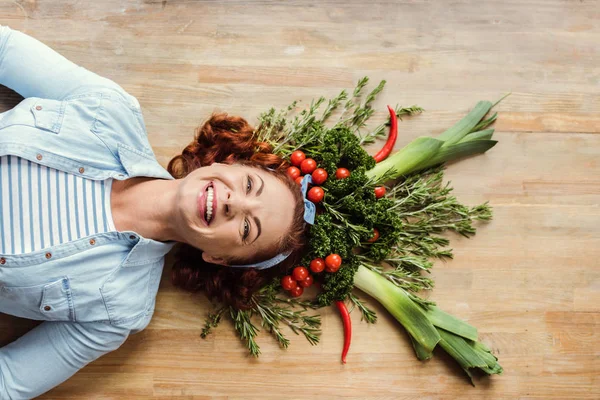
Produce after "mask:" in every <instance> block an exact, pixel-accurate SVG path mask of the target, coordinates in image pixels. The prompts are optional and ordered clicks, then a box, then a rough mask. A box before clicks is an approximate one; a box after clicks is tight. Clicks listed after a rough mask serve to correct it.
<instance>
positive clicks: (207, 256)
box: [202, 251, 228, 266]
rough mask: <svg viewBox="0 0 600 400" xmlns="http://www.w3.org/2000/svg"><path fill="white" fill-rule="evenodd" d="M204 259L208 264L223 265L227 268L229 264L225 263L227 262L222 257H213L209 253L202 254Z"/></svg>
mask: <svg viewBox="0 0 600 400" xmlns="http://www.w3.org/2000/svg"><path fill="white" fill-rule="evenodd" d="M202 259H203V260H204V261H206V262H208V263H211V264H218V265H223V266H227V265H228V264H227V263H226V262H225V260H224V259H223V258H221V257H213V256H211V255H210V254H208V253H207V252H205V251H204V252H202Z"/></svg>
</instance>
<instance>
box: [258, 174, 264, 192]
mask: <svg viewBox="0 0 600 400" xmlns="http://www.w3.org/2000/svg"><path fill="white" fill-rule="evenodd" d="M257 176H258V179H260V182H261V185H260V188H259V189H258V190H257V191H256V197H258V196H260V194H261V193H262V190H263V188H264V187H265V181H263V178H261V177H260V175H257Z"/></svg>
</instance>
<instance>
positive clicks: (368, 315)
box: [348, 293, 377, 324]
mask: <svg viewBox="0 0 600 400" xmlns="http://www.w3.org/2000/svg"><path fill="white" fill-rule="evenodd" d="M348 297H349V298H350V300H351V301H352V303H353V304H354V305H353V306H352V308H351V309H350V310H349V311H348V312H352V310H354V307H358V309H359V310H360V312H361V314H362V315H361V317H360V320H361V321H363V320H364V321H367V323H369V324H374V323H375V322H377V314H376V313H375V311H373V310H371V309H370V308H368V307H367V306H365V304H364V302H362V301H361V300H360V299H359V298H358V297H356V296H355V295H354V294H352V293H350V294H349V295H348Z"/></svg>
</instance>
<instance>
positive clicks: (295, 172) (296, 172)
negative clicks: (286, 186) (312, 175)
mask: <svg viewBox="0 0 600 400" xmlns="http://www.w3.org/2000/svg"><path fill="white" fill-rule="evenodd" d="M286 172H287V174H288V176H289V177H290V178H292V179H296V178H297V177H299V176H300V169H298V168H297V167H289V168H288V169H287V171H286Z"/></svg>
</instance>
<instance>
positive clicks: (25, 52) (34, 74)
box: [0, 25, 124, 100]
mask: <svg viewBox="0 0 600 400" xmlns="http://www.w3.org/2000/svg"><path fill="white" fill-rule="evenodd" d="M0 84H2V85H4V86H6V87H9V88H11V89H12V90H14V91H15V92H17V93H19V94H20V95H21V96H23V97H41V98H46V99H54V100H62V99H64V98H65V97H67V96H70V95H74V94H78V93H79V92H82V91H83V89H84V88H86V87H90V86H100V87H111V88H113V89H115V90H118V91H120V92H124V90H123V88H121V87H120V86H119V85H118V84H117V83H115V82H114V81H112V80H110V79H108V78H104V77H101V76H99V75H97V74H95V73H93V72H91V71H88V70H87V69H85V68H83V67H81V66H78V65H77V64H75V63H73V62H71V61H69V60H67V59H66V58H65V57H63V56H62V55H60V54H59V53H57V52H56V51H54V50H52V49H51V48H50V47H48V46H47V45H45V44H44V43H42V42H40V41H39V40H37V39H35V38H33V37H31V36H29V35H27V34H25V33H23V32H21V31H18V30H14V29H11V28H10V27H8V26H1V25H0Z"/></svg>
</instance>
